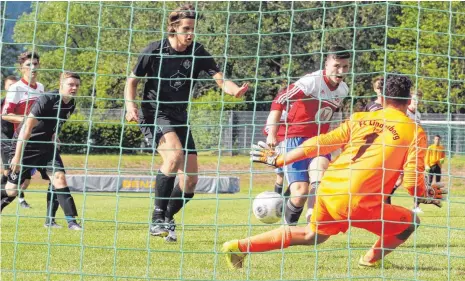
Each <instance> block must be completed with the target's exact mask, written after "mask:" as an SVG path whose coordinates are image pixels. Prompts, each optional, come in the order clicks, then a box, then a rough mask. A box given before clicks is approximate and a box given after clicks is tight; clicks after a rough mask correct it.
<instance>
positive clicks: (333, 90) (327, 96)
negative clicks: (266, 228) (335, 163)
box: [266, 46, 350, 225]
mask: <svg viewBox="0 0 465 281" xmlns="http://www.w3.org/2000/svg"><path fill="white" fill-rule="evenodd" d="M349 58H350V53H349V52H347V51H346V50H345V49H344V48H342V47H339V46H336V47H333V48H331V50H330V51H329V54H328V56H327V58H326V61H325V68H324V70H319V71H316V72H313V73H310V74H307V75H305V76H303V77H302V78H300V79H299V80H297V81H296V82H295V83H292V84H291V85H289V87H287V88H286V89H285V90H283V91H281V92H280V93H279V94H278V95H277V96H276V97H275V99H274V100H273V103H272V104H271V111H270V114H269V116H268V119H267V128H266V131H267V132H268V136H267V144H268V145H270V146H275V145H276V144H277V142H278V140H283V141H282V144H281V147H282V150H283V152H282V153H285V152H286V151H290V150H292V149H294V148H296V147H298V146H299V145H300V144H302V143H303V142H304V141H305V140H307V139H309V138H311V137H314V136H317V135H319V134H324V133H327V132H328V130H329V127H330V120H331V118H332V116H333V113H334V112H335V111H336V110H337V109H338V108H339V107H340V106H341V105H342V100H343V99H344V98H345V97H347V95H348V92H349V88H348V87H347V85H346V83H344V81H343V80H344V77H345V76H346V75H347V73H348V71H349ZM284 111H285V112H287V116H286V118H285V120H284V122H282V121H281V122H280V119H281V116H282V113H283V112H284ZM329 158H330V156H329V155H325V156H319V157H315V158H314V159H305V160H302V161H298V162H295V163H292V164H291V165H285V166H284V167H283V168H284V174H285V176H286V179H287V182H288V184H289V189H290V191H291V198H290V199H289V200H288V201H287V203H286V207H285V211H284V220H285V223H287V224H291V225H292V224H296V223H297V222H298V220H299V218H300V215H301V213H302V210H303V206H304V205H305V201H306V200H307V195H308V194H309V192H310V194H312V195H314V194H315V191H316V188H317V186H318V184H319V182H320V180H321V177H322V174H323V172H324V170H326V168H327V167H328V164H329V160H330V159H329ZM309 170H310V171H309ZM309 183H310V185H311V189H310V190H309ZM286 195H287V193H286ZM314 198H315V196H310V197H309V206H308V208H309V211H308V212H307V219H309V217H310V216H311V213H312V211H313V204H314Z"/></svg>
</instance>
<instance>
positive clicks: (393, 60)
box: [0, 1, 465, 281]
mask: <svg viewBox="0 0 465 281" xmlns="http://www.w3.org/2000/svg"><path fill="white" fill-rule="evenodd" d="M180 4H181V3H179V2H163V1H149V2H139V1H111V2H110V1H108V2H107V1H98V2H97V1H68V2H65V1H59V2H54V1H45V2H39V1H34V2H13V1H11V2H10V1H6V2H5V1H1V2H0V7H1V9H0V14H1V18H0V30H1V37H2V39H1V43H0V55H1V73H2V81H1V83H2V84H1V86H2V88H1V91H2V92H1V93H2V98H3V97H5V95H6V91H5V89H4V87H3V86H4V84H3V83H4V81H3V79H4V78H5V77H7V76H8V75H16V76H18V77H19V76H20V75H21V74H20V70H19V69H18V65H17V63H16V58H17V56H18V55H19V54H20V53H21V52H24V51H25V50H29V51H33V52H36V53H38V54H40V69H39V76H38V77H39V78H38V81H40V82H41V83H42V84H44V86H45V89H46V90H47V91H51V90H54V89H57V88H58V86H59V79H58V77H59V74H60V73H61V72H62V71H64V70H68V71H74V72H77V73H79V74H80V75H81V77H82V81H81V84H82V85H81V89H80V91H79V96H78V97H76V102H77V109H76V112H75V114H74V115H73V116H72V117H71V118H70V120H68V122H67V123H66V125H64V126H63V128H62V132H61V134H60V140H61V154H62V157H63V161H64V164H65V167H66V171H67V177H68V179H69V180H70V181H72V182H73V183H74V189H73V191H74V192H73V196H74V198H75V200H76V205H77V208H78V212H79V220H80V222H81V223H82V226H83V231H79V232H73V231H70V230H68V229H67V228H66V227H64V228H63V229H54V228H44V227H43V222H44V219H45V215H46V211H45V210H46V201H45V198H46V193H47V185H48V183H47V182H46V181H43V180H41V179H40V177H38V176H37V175H36V176H34V177H33V178H32V184H31V186H30V187H29V188H28V189H27V190H26V191H24V194H25V200H26V201H27V202H28V203H29V204H30V205H31V206H32V208H30V209H25V208H22V207H21V205H20V204H19V203H18V200H17V201H15V202H13V203H12V204H10V206H9V207H8V208H6V209H4V210H3V212H2V214H1V216H0V218H1V228H0V231H1V244H0V246H1V260H0V264H1V273H0V280H8V281H10V280H12V281H13V280H14V281H19V280H21V281H23V280H24V281H28V280H80V281H84V280H85V281H110V280H112V281H115V280H121V281H122V280H126V281H129V280H131V281H136V280H137V281H142V280H438V281H439V280H441V281H442V280H463V278H464V277H463V276H464V274H465V216H464V214H465V129H464V128H465V126H464V125H465V117H464V116H465V90H464V79H465V74H464V69H465V55H464V54H465V2H461V1H457V2H454V1H450V2H446V1H444V2H429V1H417V2H404V1H399V2H397V1H392V2H391V1H343V2H339V1H334V2H332V1H319V2H313V1H312V2H306V1H286V2H283V1H237V2H236V1H220V2H211V1H192V4H193V5H194V6H195V7H196V10H197V11H198V12H199V15H200V16H199V18H198V19H197V24H196V29H195V41H196V42H200V43H202V44H203V45H204V46H205V49H206V50H207V51H208V52H209V53H210V54H211V55H212V56H213V57H214V59H215V61H216V62H217V64H218V65H219V68H220V70H221V72H223V73H224V77H225V79H228V80H232V81H234V82H235V83H236V84H238V85H241V84H242V83H250V86H249V90H248V92H247V93H246V95H245V96H244V97H243V98H234V97H231V96H229V95H227V94H226V93H225V92H224V91H222V90H221V89H219V88H218V87H217V85H216V83H215V81H214V80H213V79H212V78H211V77H210V76H209V75H207V74H206V73H202V74H201V75H200V76H199V78H198V79H197V80H196V82H197V83H196V85H195V87H193V88H192V89H191V97H190V102H189V106H188V109H187V112H188V116H189V122H190V127H189V128H190V130H191V131H192V134H193V136H194V139H195V142H196V147H197V151H198V159H199V173H198V175H199V177H200V180H199V184H198V188H199V194H196V195H195V197H194V198H193V199H192V200H191V202H190V203H189V204H187V205H186V207H185V208H183V209H182V210H181V211H180V212H179V213H178V214H177V215H176V216H175V219H176V222H177V228H176V231H177V234H178V242H177V243H172V244H169V243H166V242H164V240H163V239H159V238H157V237H152V236H151V235H150V233H149V225H150V223H151V220H152V210H153V208H154V206H153V205H154V197H155V194H154V189H153V187H154V185H155V181H154V180H155V175H156V174H157V171H158V170H159V168H160V165H161V158H160V156H159V155H158V154H156V153H154V152H153V151H152V150H151V149H150V147H149V146H150V144H147V143H146V141H145V139H144V136H143V135H142V134H141V132H140V130H139V127H138V125H137V124H136V123H135V122H126V121H125V116H124V115H125V110H126V108H125V100H124V94H123V93H124V91H125V83H126V79H127V78H128V76H129V75H130V73H131V72H132V70H133V68H134V65H135V63H136V61H137V58H138V56H139V55H140V54H141V51H142V50H143V49H144V48H145V47H146V46H147V45H148V44H149V43H150V42H153V41H157V40H160V39H162V38H166V36H167V18H168V16H169V14H170V13H171V12H172V11H173V10H174V9H175V8H177V7H178V6H179V5H180ZM333 45H341V46H344V47H345V48H347V49H348V50H349V52H350V53H351V59H350V74H349V75H348V76H347V78H345V81H346V83H347V84H348V85H349V89H350V91H349V92H350V94H349V97H348V98H347V99H346V100H344V102H343V106H342V108H341V110H340V112H338V113H336V114H335V115H334V117H333V120H332V121H331V122H332V123H333V125H334V126H336V125H337V124H339V123H340V122H341V121H342V120H344V119H345V118H347V117H348V116H350V114H352V113H354V112H358V111H362V110H363V108H364V106H365V105H366V104H367V103H368V102H369V101H370V100H371V99H373V98H375V97H376V94H375V93H374V91H373V87H372V79H373V78H375V77H376V76H379V75H386V74H389V73H401V74H405V75H408V76H409V77H410V78H411V80H412V81H413V83H414V86H413V87H414V88H415V89H421V90H422V92H423V98H422V100H421V101H420V104H419V111H420V112H421V113H422V115H423V118H422V123H421V124H422V126H423V127H424V128H425V130H426V131H427V134H428V143H429V144H431V143H432V141H433V138H434V136H435V135H440V136H441V138H442V143H443V145H444V147H445V150H446V160H445V163H444V164H443V169H442V179H441V181H442V182H444V183H445V184H446V185H447V186H449V187H450V194H449V195H448V198H447V201H446V202H445V203H444V204H443V205H444V206H443V207H442V208H441V209H438V208H435V207H434V206H433V207H431V206H421V207H422V210H423V212H424V213H423V214H420V215H419V216H420V217H421V221H422V222H421V227H419V228H418V230H417V231H416V232H415V233H414V234H413V235H412V236H411V237H410V238H409V240H408V241H407V243H406V244H404V245H402V246H401V247H399V248H398V249H397V250H396V251H394V253H393V254H391V255H390V256H388V258H387V260H389V261H390V262H391V263H392V264H393V266H392V267H389V268H388V267H387V266H385V267H384V268H381V269H359V268H358V267H357V262H358V260H359V258H360V256H361V255H362V254H363V253H365V252H366V250H367V249H369V248H370V247H371V245H372V244H373V242H374V241H375V240H376V239H377V238H376V237H375V236H374V235H372V234H370V233H368V232H366V231H361V230H359V229H356V228H352V229H350V230H349V231H348V232H347V233H346V234H343V235H342V234H341V235H338V236H335V237H332V238H331V239H330V240H329V241H328V242H327V243H325V244H323V245H321V246H317V247H316V246H307V247H303V246H299V247H292V248H288V249H285V250H278V251H272V252H268V253H263V254H258V253H256V254H252V255H250V257H249V259H247V262H246V264H245V265H244V269H242V270H239V271H233V270H230V269H229V268H228V267H227V264H226V262H225V258H224V254H222V253H221V246H222V244H223V243H224V242H225V241H228V240H232V239H239V238H244V237H246V236H249V235H254V234H258V233H261V232H263V231H266V230H271V229H273V228H275V227H278V226H279V224H275V225H265V224H262V223H260V221H259V220H257V219H256V218H255V217H254V215H253V213H252V202H253V199H254V197H255V196H256V195H257V194H259V193H261V192H263V191H267V190H270V191H271V190H273V188H274V184H275V173H274V171H273V170H272V169H270V168H269V167H265V166H264V165H263V166H261V165H257V164H252V163H251V161H250V160H249V157H248V153H249V150H250V146H251V145H252V144H253V143H257V142H258V141H260V140H264V138H265V137H264V136H263V133H262V129H263V126H264V124H265V122H266V118H267V116H268V113H269V109H270V104H271V101H272V100H273V98H274V97H275V95H276V94H277V93H278V91H279V90H280V89H282V88H283V87H286V86H288V85H289V84H291V83H293V82H295V81H296V80H297V79H298V78H300V77H302V76H303V75H305V74H306V73H310V72H313V71H316V70H320V69H323V68H324V57H325V55H326V54H327V52H328V50H329V48H330V47H331V46H333ZM176 79H177V78H176ZM176 79H175V78H173V79H172V80H173V83H176V82H180V83H182V81H181V80H182V79H181V80H179V79H178V80H179V81H177V80H176ZM188 79H189V78H188ZM142 84H143V83H139V85H140V87H139V88H138V95H137V98H138V99H139V101H138V103H137V104H138V106H139V107H140V104H141V103H140V99H141V98H142V92H143V89H142V87H141V85H142ZM2 141H3V135H2ZM185 164H186V162H184V163H183V165H185ZM2 188H3V185H2ZM393 203H394V204H397V205H401V206H404V207H406V208H412V207H413V200H412V198H411V197H410V196H408V194H407V192H406V191H404V190H399V191H398V192H397V193H396V195H395V196H394V198H393ZM57 222H58V223H59V224H60V225H63V226H65V225H66V221H65V219H64V215H63V213H62V211H61V210H59V211H58V215H57ZM300 223H301V224H302V225H305V216H304V215H303V216H302V218H301V220H300Z"/></svg>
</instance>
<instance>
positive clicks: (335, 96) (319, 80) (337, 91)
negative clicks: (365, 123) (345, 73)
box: [271, 70, 349, 139]
mask: <svg viewBox="0 0 465 281" xmlns="http://www.w3.org/2000/svg"><path fill="white" fill-rule="evenodd" d="M348 94H349V88H348V87H347V84H346V83H345V82H341V83H339V85H337V86H336V87H333V86H331V85H330V83H329V79H328V78H327V77H326V76H325V71H324V70H319V71H316V72H313V73H310V74H307V75H305V76H304V77H302V78H300V79H299V80H298V81H296V82H295V83H293V84H291V85H289V87H287V89H285V90H283V91H281V92H280V93H279V94H278V95H277V96H276V97H275V99H274V100H273V103H272V104H271V110H281V111H284V110H285V111H286V112H287V116H286V120H284V122H282V124H281V125H280V127H279V130H278V138H279V139H281V138H293V137H307V138H311V137H314V136H316V135H319V134H322V133H327V132H328V130H329V126H330V122H329V121H330V120H331V118H332V116H333V114H334V111H336V110H337V109H338V108H339V107H340V106H341V105H342V101H343V99H344V98H345V97H347V96H348Z"/></svg>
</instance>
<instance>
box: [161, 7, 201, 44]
mask: <svg viewBox="0 0 465 281" xmlns="http://www.w3.org/2000/svg"><path fill="white" fill-rule="evenodd" d="M196 17H197V13H196V11H195V7H194V6H193V5H192V4H184V5H182V6H181V7H178V8H176V9H175V10H174V11H172V12H171V13H170V15H169V16H168V33H169V36H174V34H173V33H175V32H176V30H175V28H176V27H177V26H178V25H179V23H180V22H181V20H182V19H196Z"/></svg>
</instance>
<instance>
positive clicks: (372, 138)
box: [352, 133, 379, 162]
mask: <svg viewBox="0 0 465 281" xmlns="http://www.w3.org/2000/svg"><path fill="white" fill-rule="evenodd" d="M378 136H379V135H378V133H371V134H369V135H366V136H365V137H364V138H363V139H364V140H365V144H364V145H362V146H361V147H360V149H359V150H358V151H357V154H356V155H355V156H354V158H352V161H354V162H355V161H356V160H357V159H358V158H360V157H362V155H363V154H364V153H365V151H367V149H368V148H369V147H370V146H371V145H372V144H373V142H374V141H375V140H376V138H377V137H378Z"/></svg>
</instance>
